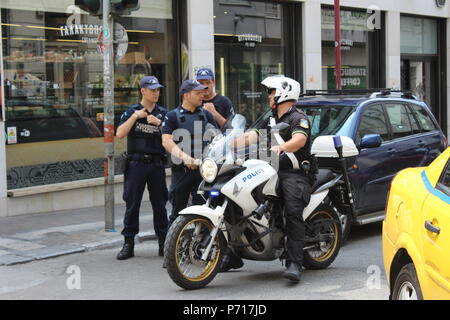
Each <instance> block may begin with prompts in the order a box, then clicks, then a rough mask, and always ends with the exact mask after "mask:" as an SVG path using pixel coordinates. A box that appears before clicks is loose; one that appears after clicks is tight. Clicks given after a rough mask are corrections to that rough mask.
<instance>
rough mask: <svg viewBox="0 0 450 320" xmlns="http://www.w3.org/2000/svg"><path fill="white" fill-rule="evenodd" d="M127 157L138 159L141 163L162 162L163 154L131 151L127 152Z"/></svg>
mask: <svg viewBox="0 0 450 320" xmlns="http://www.w3.org/2000/svg"><path fill="white" fill-rule="evenodd" d="M127 159H128V160H134V161H140V162H142V163H159V164H162V163H163V156H162V155H159V154H143V153H131V154H127Z"/></svg>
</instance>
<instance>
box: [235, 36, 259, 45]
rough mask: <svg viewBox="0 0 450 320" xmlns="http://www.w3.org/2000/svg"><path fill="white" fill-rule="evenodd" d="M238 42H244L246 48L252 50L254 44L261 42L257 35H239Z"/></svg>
mask: <svg viewBox="0 0 450 320" xmlns="http://www.w3.org/2000/svg"><path fill="white" fill-rule="evenodd" d="M237 37H238V41H239V42H244V44H245V46H246V47H248V48H254V47H255V46H256V43H261V42H262V36H261V35H258V34H239V35H237Z"/></svg>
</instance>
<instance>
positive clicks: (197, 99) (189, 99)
mask: <svg viewBox="0 0 450 320" xmlns="http://www.w3.org/2000/svg"><path fill="white" fill-rule="evenodd" d="M206 89H207V87H206V86H203V85H201V84H200V83H199V82H198V81H197V80H186V81H184V82H183V83H182V85H181V87H180V95H181V96H182V99H183V102H182V104H181V105H180V106H178V107H177V108H176V109H174V110H172V111H170V112H168V113H167V115H166V117H165V118H164V123H163V129H162V141H163V146H164V148H165V149H166V150H167V152H169V153H170V154H172V156H173V157H172V162H173V163H174V165H172V187H171V202H172V206H173V209H172V214H171V215H170V217H169V222H170V223H172V222H173V221H175V219H176V218H177V216H178V213H179V212H180V211H181V210H182V209H184V208H186V206H187V204H188V201H189V195H192V203H193V204H194V205H198V204H202V203H203V202H204V201H203V198H202V197H201V196H199V195H198V194H197V189H198V186H199V184H200V182H201V181H202V177H201V175H200V172H199V170H198V164H197V163H195V159H196V158H197V159H198V158H200V157H201V155H202V151H203V148H204V147H205V146H206V143H207V142H206V141H203V135H204V133H205V131H206V128H207V124H208V123H209V124H210V125H211V126H212V127H213V128H217V125H216V121H215V120H214V117H213V115H212V114H211V113H210V112H209V111H207V110H204V109H203V108H201V105H202V101H203V97H204V91H205V90H206ZM196 130H199V131H200V132H196ZM186 133H187V136H186ZM178 134H180V135H181V136H183V139H184V138H187V141H186V140H183V141H177V142H181V143H182V144H180V146H182V147H183V150H182V148H180V147H179V146H178V145H177V144H176V143H175V140H174V139H175V138H176V139H178Z"/></svg>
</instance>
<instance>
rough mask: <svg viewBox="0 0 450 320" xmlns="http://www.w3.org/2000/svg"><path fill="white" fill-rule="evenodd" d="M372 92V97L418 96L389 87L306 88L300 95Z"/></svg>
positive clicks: (340, 94) (342, 94)
mask: <svg viewBox="0 0 450 320" xmlns="http://www.w3.org/2000/svg"><path fill="white" fill-rule="evenodd" d="M364 94H367V95H369V94H370V98H381V97H389V96H395V97H400V98H404V99H414V100H416V97H415V96H414V95H413V92H412V91H410V90H398V89H389V88H371V89H342V90H337V89H331V90H306V92H305V93H302V94H301V95H300V97H311V96H318V95H320V96H345V95H364Z"/></svg>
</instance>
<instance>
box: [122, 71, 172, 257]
mask: <svg viewBox="0 0 450 320" xmlns="http://www.w3.org/2000/svg"><path fill="white" fill-rule="evenodd" d="M162 87H163V86H162V85H161V84H160V83H159V81H158V79H157V78H156V77H154V76H146V77H144V78H142V80H141V82H140V93H141V95H142V99H141V102H140V103H138V104H135V105H133V106H131V107H130V108H129V109H128V110H127V111H125V112H124V113H123V115H122V116H121V118H120V123H119V127H118V129H117V137H119V138H120V139H122V138H124V137H128V150H127V159H126V163H127V166H126V169H125V170H124V174H125V183H124V193H123V199H124V201H125V202H126V212H125V218H124V222H123V224H124V228H123V231H122V235H123V236H124V237H125V243H124V245H123V248H122V250H121V251H120V252H119V254H118V255H117V259H118V260H125V259H128V258H131V257H133V256H134V237H135V236H136V234H138V233H139V209H140V206H141V201H142V196H143V193H144V189H145V187H146V186H147V188H148V191H149V196H150V202H151V204H152V208H153V225H154V227H155V233H156V235H157V236H158V244H159V251H158V254H159V256H163V250H164V241H165V238H166V234H167V229H168V220H167V211H166V202H167V198H168V195H167V187H166V174H165V167H164V163H163V156H164V154H165V150H164V148H163V146H162V140H161V126H162V122H163V119H164V117H165V115H166V114H167V110H166V109H165V108H163V107H161V106H160V105H158V104H157V102H158V99H159V95H160V88H162Z"/></svg>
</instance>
